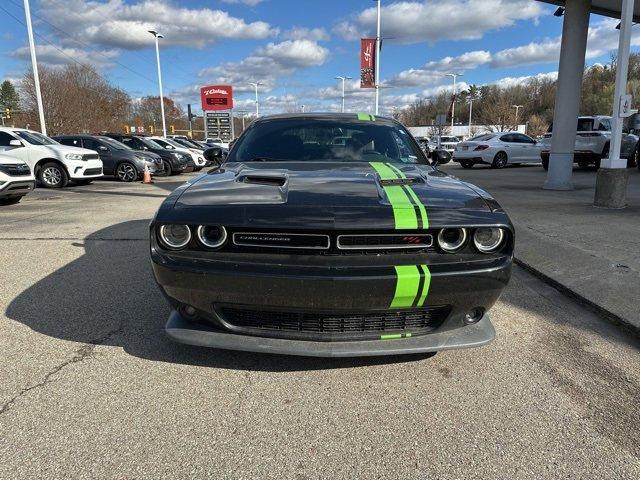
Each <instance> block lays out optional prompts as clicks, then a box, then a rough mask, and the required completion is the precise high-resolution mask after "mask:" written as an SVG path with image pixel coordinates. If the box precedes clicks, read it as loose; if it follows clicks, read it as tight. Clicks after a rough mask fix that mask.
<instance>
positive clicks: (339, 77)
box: [336, 75, 352, 113]
mask: <svg viewBox="0 0 640 480" xmlns="http://www.w3.org/2000/svg"><path fill="white" fill-rule="evenodd" d="M336 80H342V110H341V111H342V113H344V82H345V80H352V78H351V77H343V76H340V75H338V76H337V77H336Z"/></svg>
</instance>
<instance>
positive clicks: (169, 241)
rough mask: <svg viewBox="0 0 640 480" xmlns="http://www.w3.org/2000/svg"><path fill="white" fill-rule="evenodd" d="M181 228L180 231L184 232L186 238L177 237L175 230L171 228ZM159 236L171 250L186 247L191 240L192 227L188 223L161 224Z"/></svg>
mask: <svg viewBox="0 0 640 480" xmlns="http://www.w3.org/2000/svg"><path fill="white" fill-rule="evenodd" d="M176 228H177V229H179V230H178V232H181V233H183V234H184V238H182V239H177V238H176V233H178V232H175V231H170V230H169V229H172V230H173V229H176ZM158 236H159V237H160V242H161V243H162V244H163V245H164V246H165V247H166V248H168V249H170V250H181V249H183V248H184V247H186V246H187V245H188V244H189V242H190V241H191V229H190V228H189V226H188V225H173V224H172V225H161V226H160V228H159V229H158Z"/></svg>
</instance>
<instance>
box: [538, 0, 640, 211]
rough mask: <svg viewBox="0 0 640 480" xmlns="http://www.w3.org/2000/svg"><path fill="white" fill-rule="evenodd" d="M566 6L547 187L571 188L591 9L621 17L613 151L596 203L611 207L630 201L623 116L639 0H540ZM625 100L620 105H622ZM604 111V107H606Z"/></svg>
mask: <svg viewBox="0 0 640 480" xmlns="http://www.w3.org/2000/svg"><path fill="white" fill-rule="evenodd" d="M538 1H541V2H544V3H549V4H553V5H558V6H559V7H563V10H560V11H559V12H558V14H559V15H560V16H563V24H562V41H561V47H560V63H559V65H558V84H557V90H556V100H555V108H554V113H553V136H552V139H551V152H550V155H549V171H548V172H547V179H546V182H545V184H544V186H543V188H545V189H548V190H571V189H573V183H572V175H573V160H574V158H573V157H574V148H575V140H576V130H577V122H576V118H577V117H578V115H579V114H580V100H581V90H582V78H583V74H584V66H585V54H586V49H587V37H588V33H589V17H590V15H591V13H596V14H601V15H606V16H609V17H613V18H620V19H621V21H620V25H619V28H620V34H619V43H618V61H617V69H616V83H615V95H614V98H612V99H611V101H612V106H613V108H612V111H613V119H612V122H611V124H612V128H611V145H610V148H609V157H608V158H606V159H603V160H602V162H601V165H600V168H599V169H598V173H597V178H596V193H595V199H594V205H596V206H600V207H609V208H624V207H625V206H626V189H627V179H628V171H627V169H626V160H623V159H621V158H620V144H621V139H622V128H623V127H622V125H623V117H627V116H629V114H630V113H628V112H632V110H631V109H630V107H629V103H630V102H629V98H630V97H629V96H628V95H626V93H627V92H626V89H627V75H628V65H629V49H630V44H631V28H632V25H633V22H638V23H640V2H636V1H635V0H538ZM623 104H624V105H625V106H624V107H622V105H623ZM603 113H605V112H603Z"/></svg>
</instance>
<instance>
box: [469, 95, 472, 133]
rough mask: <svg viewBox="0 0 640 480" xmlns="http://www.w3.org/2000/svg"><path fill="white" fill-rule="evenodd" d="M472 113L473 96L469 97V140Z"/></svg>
mask: <svg viewBox="0 0 640 480" xmlns="http://www.w3.org/2000/svg"><path fill="white" fill-rule="evenodd" d="M472 113H473V96H472V95H469V138H471V115H472Z"/></svg>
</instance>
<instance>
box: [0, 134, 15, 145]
mask: <svg viewBox="0 0 640 480" xmlns="http://www.w3.org/2000/svg"><path fill="white" fill-rule="evenodd" d="M15 139H16V138H15V137H14V136H12V135H9V134H8V133H6V132H0V147H9V146H10V145H9V142H11V140H15Z"/></svg>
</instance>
